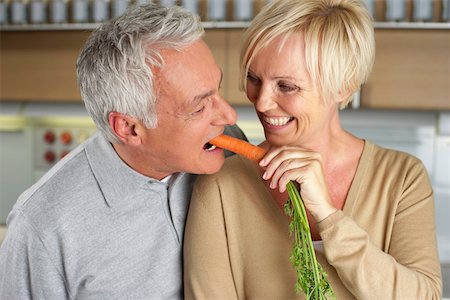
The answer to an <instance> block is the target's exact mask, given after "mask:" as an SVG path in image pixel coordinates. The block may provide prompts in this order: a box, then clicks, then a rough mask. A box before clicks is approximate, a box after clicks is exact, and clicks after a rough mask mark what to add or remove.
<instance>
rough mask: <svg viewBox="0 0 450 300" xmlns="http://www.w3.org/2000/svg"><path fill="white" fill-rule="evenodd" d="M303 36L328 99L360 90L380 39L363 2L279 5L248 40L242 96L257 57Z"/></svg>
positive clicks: (288, 1) (310, 0)
mask: <svg viewBox="0 0 450 300" xmlns="http://www.w3.org/2000/svg"><path fill="white" fill-rule="evenodd" d="M298 32H302V33H303V34H304V39H305V55H306V65H307V68H308V72H309V75H310V76H311V78H312V80H313V83H314V85H315V86H316V87H317V88H318V89H319V91H320V92H321V93H322V97H323V98H324V99H330V98H333V97H335V96H337V95H338V94H339V92H346V93H347V92H348V93H350V94H353V93H354V92H356V91H357V90H359V88H360V86H361V85H362V84H363V83H364V82H365V81H366V80H367V78H368V76H369V74H370V72H371V70H372V66H373V61H374V57H375V38H374V30H373V19H372V17H371V16H370V14H369V12H368V11H367V9H366V7H365V6H364V4H363V3H362V2H361V1H358V0H274V1H272V2H271V3H270V4H268V5H267V6H265V7H264V8H263V9H262V10H261V12H260V13H259V14H258V15H257V16H256V17H255V18H254V19H253V21H252V22H251V23H250V25H249V27H248V28H247V30H246V32H245V34H244V40H243V46H242V50H241V59H240V61H241V69H240V70H241V74H240V87H241V90H246V77H247V73H248V70H249V66H250V64H251V62H252V60H253V59H254V57H255V56H256V55H257V53H258V52H259V51H260V50H261V49H262V48H264V47H265V46H267V45H268V44H269V43H270V42H272V41H273V40H274V39H275V38H277V37H279V36H282V37H283V39H286V38H288V37H289V36H290V35H292V34H294V33H298ZM282 44H283V43H282ZM351 98H352V97H351V96H350V97H348V98H347V99H346V100H345V101H344V102H343V103H341V108H343V107H345V106H346V105H347V104H348V103H349V102H350V101H351Z"/></svg>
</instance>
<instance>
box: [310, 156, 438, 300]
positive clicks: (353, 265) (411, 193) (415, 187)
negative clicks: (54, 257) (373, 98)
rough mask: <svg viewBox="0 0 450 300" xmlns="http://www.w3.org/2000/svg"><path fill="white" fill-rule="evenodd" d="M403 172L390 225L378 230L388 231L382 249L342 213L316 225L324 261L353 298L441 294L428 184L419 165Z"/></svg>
mask: <svg viewBox="0 0 450 300" xmlns="http://www.w3.org/2000/svg"><path fill="white" fill-rule="evenodd" d="M407 173H408V174H407V176H406V178H405V180H404V184H403V187H402V195H401V197H400V199H399V200H398V201H397V202H396V204H397V206H396V207H393V208H394V209H396V212H395V219H394V222H393V225H392V229H390V228H384V229H382V230H385V231H386V232H388V231H391V234H390V236H391V238H390V241H389V248H388V251H387V253H386V252H383V251H382V250H381V249H379V248H378V247H376V246H374V244H373V243H372V242H371V240H370V236H369V235H368V233H367V232H366V231H365V230H363V229H362V228H361V227H359V226H358V225H357V223H356V222H355V221H354V220H352V219H351V218H350V217H347V216H345V215H344V214H343V212H342V211H338V212H336V213H334V214H333V215H331V216H329V217H328V218H327V219H325V220H323V221H322V222H320V223H319V230H320V232H321V236H322V239H323V241H324V248H325V255H326V257H327V260H328V262H329V263H330V264H331V265H332V266H334V267H335V268H336V270H337V272H338V274H339V277H340V279H341V280H342V282H343V284H344V285H345V286H346V287H347V289H349V290H350V291H351V292H352V293H353V295H355V297H356V298H358V299H377V300H379V299H440V297H441V291H442V282H441V278H440V276H441V275H440V264H439V258H438V255H437V247H436V234H435V221H434V220H435V218H434V198H433V193H432V189H431V184H430V182H429V179H428V176H427V174H426V171H425V170H424V168H423V166H422V165H421V164H416V165H414V166H412V167H411V169H410V170H409V172H407ZM380 189H381V188H380ZM380 195H381V194H380ZM386 234H388V233H386Z"/></svg>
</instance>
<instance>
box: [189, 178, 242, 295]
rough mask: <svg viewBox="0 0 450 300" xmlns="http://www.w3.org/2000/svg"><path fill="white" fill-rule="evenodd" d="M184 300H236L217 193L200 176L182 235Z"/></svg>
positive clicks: (207, 181)
mask: <svg viewBox="0 0 450 300" xmlns="http://www.w3.org/2000/svg"><path fill="white" fill-rule="evenodd" d="M184 293H185V299H197V300H201V299H217V300H220V299H227V300H233V299H238V296H237V293H236V289H235V285H234V282H233V277H232V271H231V267H230V260H229V254H228V242H227V238H226V233H225V224H224V217H223V209H222V204H221V197H220V190H219V186H218V184H217V183H216V181H214V180H212V179H211V177H200V178H198V180H197V182H196V186H195V188H194V192H193V195H192V200H191V204H190V207H189V213H188V217H187V223H186V229H185V234H184Z"/></svg>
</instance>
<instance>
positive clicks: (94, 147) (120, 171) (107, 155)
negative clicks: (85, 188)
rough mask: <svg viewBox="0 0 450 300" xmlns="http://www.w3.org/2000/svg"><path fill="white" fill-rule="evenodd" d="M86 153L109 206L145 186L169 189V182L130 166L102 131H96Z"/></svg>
mask: <svg viewBox="0 0 450 300" xmlns="http://www.w3.org/2000/svg"><path fill="white" fill-rule="evenodd" d="M86 155H87V159H88V161H89V164H90V166H91V169H92V172H93V173H94V176H95V178H96V180H97V182H98V185H99V187H100V189H101V191H102V193H103V196H104V197H105V201H106V203H107V205H108V206H113V205H114V204H115V203H117V202H119V201H121V200H124V199H126V198H128V197H129V196H130V195H133V194H135V193H136V192H137V191H139V190H140V189H142V188H145V187H149V186H152V187H154V188H156V187H157V186H158V187H159V188H162V187H164V188H166V189H167V183H164V182H161V181H159V180H157V179H154V178H150V177H147V176H145V175H142V174H140V173H138V172H136V171H135V170H133V169H132V168H130V167H129V166H128V165H127V164H126V163H125V162H124V161H122V159H121V158H120V157H119V155H118V154H117V153H116V151H115V150H114V148H113V146H112V144H111V143H110V142H109V141H108V140H106V139H105V137H104V136H103V135H102V134H100V133H96V134H95V135H94V136H93V137H92V139H91V140H90V142H88V143H87V145H86Z"/></svg>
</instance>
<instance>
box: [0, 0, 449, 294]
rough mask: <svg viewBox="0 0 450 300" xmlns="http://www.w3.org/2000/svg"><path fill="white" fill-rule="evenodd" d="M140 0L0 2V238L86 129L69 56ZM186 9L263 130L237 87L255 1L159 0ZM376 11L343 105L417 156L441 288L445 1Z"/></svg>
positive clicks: (388, 5)
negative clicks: (429, 192)
mask: <svg viewBox="0 0 450 300" xmlns="http://www.w3.org/2000/svg"><path fill="white" fill-rule="evenodd" d="M148 1H149V0H147V1H146V0H0V243H1V241H2V238H3V235H4V233H5V231H6V227H5V222H6V217H7V215H8V212H9V211H10V210H11V208H12V206H13V205H14V203H15V201H16V199H17V197H18V196H19V195H20V193H21V192H23V191H24V190H25V189H26V188H27V187H29V186H30V185H31V184H33V183H34V182H35V181H36V180H37V179H38V178H39V177H41V176H42V175H43V174H44V173H45V172H46V171H47V170H48V169H49V168H50V167H51V166H52V165H53V164H55V163H56V162H57V161H58V160H59V159H60V158H61V157H63V156H64V155H65V154H66V153H67V152H68V151H70V150H71V149H73V148H74V147H75V146H76V145H78V144H79V143H81V142H82V141H84V140H85V139H86V138H88V137H89V136H90V135H91V134H92V133H93V132H94V131H95V128H94V126H93V123H92V121H91V120H90V119H89V117H88V116H87V113H86V111H85V109H84V106H83V104H82V102H81V100H80V96H79V91H78V88H77V83H76V75H75V62H76V58H77V55H78V53H79V51H80V47H81V46H82V45H83V43H84V41H85V40H86V38H87V37H88V35H89V34H90V32H91V31H92V30H93V29H95V28H96V27H97V26H98V25H99V23H101V22H103V21H105V20H108V19H109V18H112V17H115V16H118V15H120V14H122V13H123V11H124V10H125V9H126V8H127V7H128V6H130V5H140V4H142V3H145V2H148ZM160 2H161V3H162V4H164V5H174V4H176V5H182V6H185V7H187V8H188V9H190V10H193V11H195V12H197V13H198V14H199V15H200V16H201V18H202V21H203V22H204V26H205V28H206V36H205V39H206V41H207V43H208V44H209V46H210V47H211V49H212V50H213V53H214V55H215V57H216V59H217V61H218V63H219V64H220V65H221V67H222V70H223V74H224V78H223V84H222V93H223V95H224V96H225V98H226V99H228V100H229V102H230V103H231V104H232V105H233V106H234V107H235V108H236V109H237V111H238V115H239V121H238V124H239V125H240V126H241V128H242V129H243V130H244V132H245V133H246V134H247V136H248V137H249V139H250V140H251V141H252V142H254V143H258V142H259V141H261V140H262V139H263V132H262V128H261V126H260V125H259V122H258V120H257V119H256V117H255V114H254V112H253V108H252V107H251V106H250V103H249V102H248V101H247V100H246V97H245V95H244V94H243V93H242V92H240V91H239V89H238V60H239V47H240V38H241V35H242V32H243V31H244V30H245V28H246V27H247V25H248V22H249V21H250V20H251V19H252V18H253V16H254V15H255V14H256V13H257V12H258V11H259V10H260V9H261V7H263V6H264V5H265V4H266V3H267V2H269V1H266V0H181V1H180V0H179V1H175V0H160ZM365 2H366V4H367V7H368V8H369V10H370V12H371V13H372V15H373V17H374V20H375V28H376V43H377V44H376V45H377V49H376V51H377V52H376V61H375V66H374V69H373V73H372V75H371V77H370V78H369V81H368V82H367V84H365V85H364V86H363V88H362V90H361V93H359V94H358V95H355V100H354V101H353V104H352V106H351V107H349V108H347V109H345V110H343V111H342V112H341V115H342V123H343V124H344V127H345V128H347V129H348V130H349V131H351V132H353V133H354V134H356V135H358V136H360V137H363V138H366V139H370V140H372V141H374V142H375V143H378V144H380V145H383V146H386V147H390V148H394V149H398V150H402V151H406V152H409V153H411V154H413V155H415V156H417V157H419V158H420V159H422V161H423V162H424V164H425V166H426V167H427V169H428V171H429V174H430V177H431V180H432V182H433V186H434V191H435V198H436V226H437V235H438V244H439V254H440V259H441V262H442V267H443V269H442V270H443V275H444V297H450V22H449V15H450V0H372V1H371V0H366V1H365Z"/></svg>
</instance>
